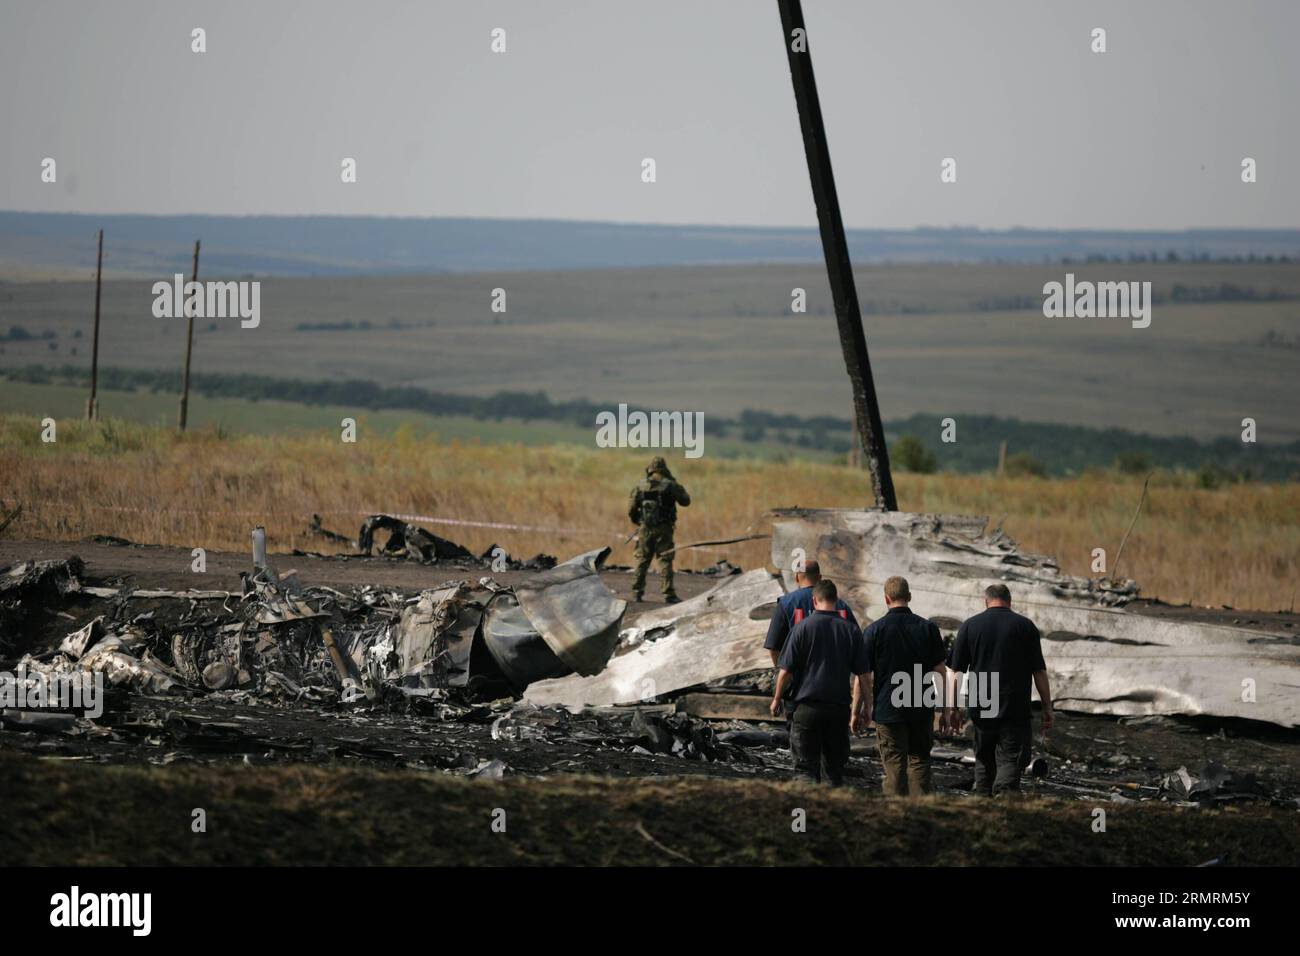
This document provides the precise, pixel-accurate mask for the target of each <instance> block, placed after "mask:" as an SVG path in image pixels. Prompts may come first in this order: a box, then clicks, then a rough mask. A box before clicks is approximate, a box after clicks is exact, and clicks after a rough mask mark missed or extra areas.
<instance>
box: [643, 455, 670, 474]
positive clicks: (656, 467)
mask: <svg viewBox="0 0 1300 956" xmlns="http://www.w3.org/2000/svg"><path fill="white" fill-rule="evenodd" d="M656 471H657V472H659V473H660V474H661V475H663V476H664V477H665V478H671V477H672V476H673V473H672V472H671V471H669V470H668V462H666V461H664V460H663V458H662V457H660V456H658V455H656V456H655V457H654V458H651V459H650V464H648V465H646V469H645V473H646V474H647V475H653V474H654V473H655V472H656Z"/></svg>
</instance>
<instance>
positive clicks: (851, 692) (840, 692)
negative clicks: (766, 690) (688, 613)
mask: <svg viewBox="0 0 1300 956" xmlns="http://www.w3.org/2000/svg"><path fill="white" fill-rule="evenodd" d="M838 601H839V594H838V593H837V591H836V589H835V585H834V583H832V582H831V581H828V580H826V579H825V578H823V579H822V580H820V581H818V582H817V585H816V587H814V588H813V613H812V615H811V616H809V617H806V618H804V619H803V620H802V621H800V622H799V623H798V624H796V625H795V627H794V630H792V631H791V632H790V637H789V638H788V639H787V640H786V642H785V647H783V648H782V649H781V659H780V662H779V665H778V666H779V667H780V672H779V673H778V674H777V678H776V688H775V689H774V690H773V692H772V716H773V717H776V716H779V715H780V713H781V699H782V697H783V696H784V695H785V689H786V686H787V685H788V684H789V683H790V682H791V681H792V680H796V681H797V685H796V686H797V689H796V690H795V693H794V700H795V703H796V704H797V705H798V706H797V707H796V709H795V713H794V718H793V719H792V720H791V723H790V752H791V755H792V756H793V757H794V766H795V772H796V773H797V774H799V775H800V776H801V777H803V778H805V779H808V780H812V781H814V782H820V780H821V777H822V774H821V770H822V763H823V760H824V761H825V766H826V776H827V778H829V780H830V782H831V783H832V784H834V785H836V786H838V785H839V784H841V783H843V782H844V766H845V764H847V763H848V761H849V720H850V715H851V714H853V713H856V712H857V711H858V709H859V706H860V705H859V702H858V700H857V693H858V691H857V686H858V685H860V683H861V682H860V681H858V682H856V683H855V682H854V680H853V678H854V677H855V676H859V675H861V674H863V673H864V672H865V671H866V670H867V662H866V653H865V648H864V646H863V644H862V636H861V635H860V634H859V633H858V630H857V628H856V627H854V626H853V625H852V624H850V623H849V622H848V621H846V620H845V619H844V618H842V617H840V616H839V614H837V613H836V611H835V607H836V603H837V602H838Z"/></svg>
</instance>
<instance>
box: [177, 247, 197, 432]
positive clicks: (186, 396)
mask: <svg viewBox="0 0 1300 956" xmlns="http://www.w3.org/2000/svg"><path fill="white" fill-rule="evenodd" d="M190 281H191V282H198V281H199V240H197V239H195V240H194V269H193V271H192V272H191V274H190ZM185 298H186V297H185V296H181V301H182V302H184V301H185ZM185 314H186V315H187V316H189V321H188V322H187V323H186V325H185V375H184V376H183V377H182V378H181V410H180V426H181V431H185V420H186V418H187V417H188V416H189V410H190V356H191V355H192V354H193V352H194V310H193V309H191V308H189V307H188V306H187V307H186V309H185Z"/></svg>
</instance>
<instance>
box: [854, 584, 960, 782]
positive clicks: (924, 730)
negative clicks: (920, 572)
mask: <svg viewBox="0 0 1300 956" xmlns="http://www.w3.org/2000/svg"><path fill="white" fill-rule="evenodd" d="M911 600H912V592H911V589H910V588H909V587H908V584H907V579H906V578H900V577H892V578H890V579H889V580H888V581H886V582H885V605H886V607H888V608H889V610H888V611H887V612H886V614H885V616H884V617H882V618H880V619H879V620H877V621H873V622H872V623H871V624H869V625H868V626H867V628H866V630H865V631H863V632H862V637H863V641H864V642H865V644H866V651H867V670H868V672H869V673H867V674H866V675H865V676H864V677H863V678H862V679H861V680H862V682H863V684H864V685H865V686H864V687H863V688H862V690H861V692H860V694H859V695H858V696H859V699H860V700H861V701H862V703H863V712H862V713H860V714H857V715H856V719H855V721H854V729H855V730H860V729H862V728H864V727H865V726H866V724H867V723H868V722H870V721H871V720H873V719H874V720H875V722H876V748H877V750H878V751H879V752H880V760H881V763H883V764H884V766H885V779H884V790H885V794H886V795H888V796H895V797H905V796H908V795H909V794H911V795H913V796H919V795H920V794H923V793H933V792H934V786H933V785H932V784H931V782H930V748H931V747H932V746H933V745H934V710H935V706H936V705H942V704H943V702H944V701H943V692H944V689H945V686H946V683H947V676H946V675H947V668H946V667H944V665H943V656H944V647H943V638H942V637H941V636H940V635H939V628H938V627H936V626H935V625H934V624H932V623H931V622H929V621H927V620H926V619H925V618H923V617H921V616H920V615H919V614H913V613H912V609H911V608H910V607H909V606H908V605H909V603H910V602H911ZM932 672H933V673H934V675H935V676H934V677H931V676H929V675H930V674H931V673H932Z"/></svg>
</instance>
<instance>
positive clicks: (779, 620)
mask: <svg viewBox="0 0 1300 956" xmlns="http://www.w3.org/2000/svg"><path fill="white" fill-rule="evenodd" d="M821 579H822V569H821V566H820V565H819V564H818V563H817V562H816V561H805V562H804V566H803V570H802V571H796V572H795V574H794V583H795V584H797V585H799V587H798V588H796V589H795V590H793V591H791V592H790V593H789V594H786V595H784V596H783V597H782V598H781V600H779V601H777V602H776V610H775V611H773V612H772V622H771V623H770V624H768V626H767V637H766V638H765V639H764V641H763V646H764V647H765V648H767V650H768V653H769V654H771V655H772V666H773V667H775V666H776V664H777V661H779V660H780V659H781V649H782V648H783V647H785V641H786V638H787V637H789V636H790V632H791V631H792V630H794V626H795V625H796V624H798V623H799V622H800V621H802V620H803V619H804V618H806V617H810V616H812V612H813V586H814V585H816V583H817V582H818V581H820V580H821ZM834 610H835V613H836V614H838V615H839V616H840V617H842V618H844V619H845V620H846V621H848V622H849V623H850V624H852V625H853V627H854V629H857V626H858V619H857V618H855V617H854V616H853V612H852V611H851V610H850V609H849V606H848V605H847V604H845V603H844V602H843V601H841V600H839V599H838V598H837V599H836V601H835V608H834Z"/></svg>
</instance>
